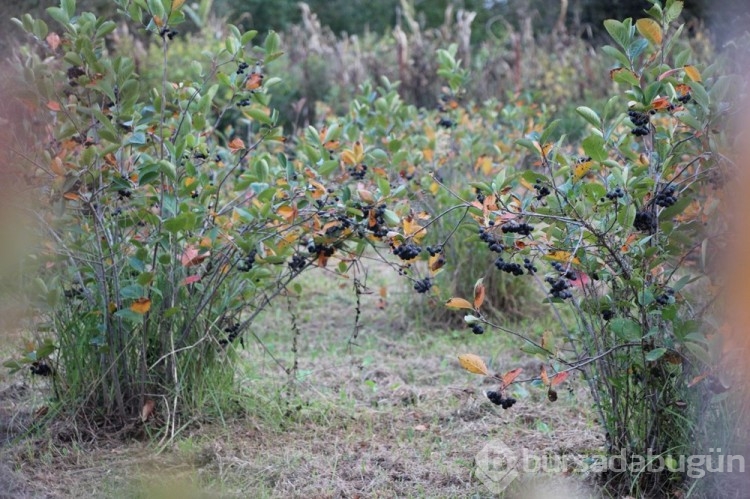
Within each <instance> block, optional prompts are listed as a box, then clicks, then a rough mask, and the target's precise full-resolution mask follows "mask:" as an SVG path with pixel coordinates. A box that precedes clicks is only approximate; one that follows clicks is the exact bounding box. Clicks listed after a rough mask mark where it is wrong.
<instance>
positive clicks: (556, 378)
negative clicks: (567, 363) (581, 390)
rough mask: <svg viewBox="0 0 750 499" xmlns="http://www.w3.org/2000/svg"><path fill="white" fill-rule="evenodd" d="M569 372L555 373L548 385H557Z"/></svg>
mask: <svg viewBox="0 0 750 499" xmlns="http://www.w3.org/2000/svg"><path fill="white" fill-rule="evenodd" d="M569 374H570V371H563V372H560V373H557V374H555V376H554V377H553V378H552V381H550V386H557V385H559V384H560V383H562V382H563V381H565V380H566V379H568V375H569Z"/></svg>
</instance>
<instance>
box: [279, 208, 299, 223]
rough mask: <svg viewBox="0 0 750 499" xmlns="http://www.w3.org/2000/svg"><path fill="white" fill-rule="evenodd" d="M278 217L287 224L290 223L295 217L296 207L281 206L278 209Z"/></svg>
mask: <svg viewBox="0 0 750 499" xmlns="http://www.w3.org/2000/svg"><path fill="white" fill-rule="evenodd" d="M278 213H279V216H281V217H283V218H285V219H286V221H287V222H291V221H292V220H294V218H295V217H296V216H297V207H295V206H282V207H280V208H279V209H278Z"/></svg>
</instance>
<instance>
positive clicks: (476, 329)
mask: <svg viewBox="0 0 750 499" xmlns="http://www.w3.org/2000/svg"><path fill="white" fill-rule="evenodd" d="M471 332H472V333H474V334H483V333H484V328H483V327H482V325H481V324H472V326H471Z"/></svg>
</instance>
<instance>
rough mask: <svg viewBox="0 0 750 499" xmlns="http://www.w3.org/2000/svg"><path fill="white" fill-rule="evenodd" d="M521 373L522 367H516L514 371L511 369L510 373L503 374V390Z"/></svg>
mask: <svg viewBox="0 0 750 499" xmlns="http://www.w3.org/2000/svg"><path fill="white" fill-rule="evenodd" d="M522 372H523V368H522V367H517V368H516V369H513V370H512V371H508V372H507V373H505V374H503V377H502V379H503V388H505V387H506V386H508V385H510V384H511V383H513V381H515V379H516V378H517V377H518V375H519V374H521V373H522Z"/></svg>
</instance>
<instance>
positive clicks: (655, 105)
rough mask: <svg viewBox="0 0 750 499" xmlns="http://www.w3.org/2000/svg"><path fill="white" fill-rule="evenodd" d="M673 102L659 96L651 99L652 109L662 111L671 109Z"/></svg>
mask: <svg viewBox="0 0 750 499" xmlns="http://www.w3.org/2000/svg"><path fill="white" fill-rule="evenodd" d="M671 108H672V103H671V102H670V101H669V99H667V98H666V97H657V98H655V99H654V100H652V101H651V109H655V110H657V111H661V110H662V109H671Z"/></svg>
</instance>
